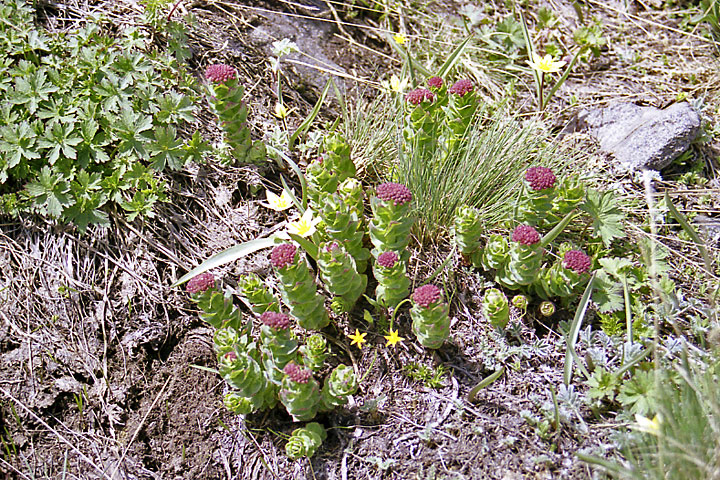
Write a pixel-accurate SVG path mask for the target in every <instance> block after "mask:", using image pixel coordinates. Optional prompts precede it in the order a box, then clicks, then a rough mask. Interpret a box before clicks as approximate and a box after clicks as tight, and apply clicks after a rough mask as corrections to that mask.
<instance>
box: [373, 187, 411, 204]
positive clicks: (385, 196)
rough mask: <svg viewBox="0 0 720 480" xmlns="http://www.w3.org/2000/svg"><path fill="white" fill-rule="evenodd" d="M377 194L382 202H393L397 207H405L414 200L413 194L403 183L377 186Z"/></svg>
mask: <svg viewBox="0 0 720 480" xmlns="http://www.w3.org/2000/svg"><path fill="white" fill-rule="evenodd" d="M375 192H376V193H377V196H378V198H379V199H380V200H385V201H386V202H393V203H394V204H395V205H396V206H397V205H403V204H405V203H408V202H409V201H410V200H412V193H410V190H408V188H407V187H406V186H405V185H403V184H401V183H393V182H387V183H381V184H380V185H378V186H377V188H376V189H375Z"/></svg>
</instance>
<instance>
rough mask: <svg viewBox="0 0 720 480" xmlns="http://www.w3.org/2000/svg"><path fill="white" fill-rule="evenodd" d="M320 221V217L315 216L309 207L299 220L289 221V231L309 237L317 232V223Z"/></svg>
mask: <svg viewBox="0 0 720 480" xmlns="http://www.w3.org/2000/svg"><path fill="white" fill-rule="evenodd" d="M318 223H320V217H316V218H313V211H312V210H310V209H309V208H308V209H307V210H305V213H303V216H302V217H300V219H299V220H298V221H296V222H290V223H288V227H287V231H288V233H294V234H295V235H298V236H300V237H309V236H310V235H312V234H313V233H315V225H317V224H318Z"/></svg>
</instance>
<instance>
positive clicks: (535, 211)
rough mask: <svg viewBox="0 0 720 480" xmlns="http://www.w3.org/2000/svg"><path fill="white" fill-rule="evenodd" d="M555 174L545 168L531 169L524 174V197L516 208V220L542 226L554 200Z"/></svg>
mask: <svg viewBox="0 0 720 480" xmlns="http://www.w3.org/2000/svg"><path fill="white" fill-rule="evenodd" d="M556 182H557V179H556V177H555V174H554V173H553V172H552V170H550V169H549V168H547V167H531V168H529V169H528V170H527V172H526V173H525V187H526V188H525V195H524V196H523V197H522V199H521V201H520V205H519V206H518V219H519V220H520V221H522V222H525V223H528V224H530V225H544V224H545V223H547V222H546V219H547V218H548V216H549V215H550V211H551V210H552V209H553V201H554V200H555V196H556V193H555V183H556Z"/></svg>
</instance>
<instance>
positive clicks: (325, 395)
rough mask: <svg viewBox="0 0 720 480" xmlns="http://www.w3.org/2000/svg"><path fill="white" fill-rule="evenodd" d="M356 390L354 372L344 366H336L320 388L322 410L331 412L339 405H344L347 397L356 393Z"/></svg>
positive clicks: (356, 384)
mask: <svg viewBox="0 0 720 480" xmlns="http://www.w3.org/2000/svg"><path fill="white" fill-rule="evenodd" d="M357 389H358V383H357V378H356V377H355V370H353V368H352V367H348V366H346V365H338V366H337V367H335V370H333V371H332V373H331V374H330V375H329V376H328V377H327V378H326V379H325V384H324V385H323V388H322V402H323V409H324V410H332V409H333V408H335V407H338V406H340V405H345V404H346V403H347V401H348V399H347V397H348V396H349V395H352V394H354V393H355V392H357Z"/></svg>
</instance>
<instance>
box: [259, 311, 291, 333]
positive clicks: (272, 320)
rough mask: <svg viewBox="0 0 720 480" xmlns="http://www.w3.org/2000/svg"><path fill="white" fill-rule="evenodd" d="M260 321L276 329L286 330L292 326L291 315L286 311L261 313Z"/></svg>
mask: <svg viewBox="0 0 720 480" xmlns="http://www.w3.org/2000/svg"><path fill="white" fill-rule="evenodd" d="M260 321H261V322H263V323H264V324H265V325H267V326H268V327H271V328H274V329H276V330H285V329H287V328H290V317H288V316H287V315H285V314H284V313H278V312H265V313H263V314H262V315H260Z"/></svg>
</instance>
